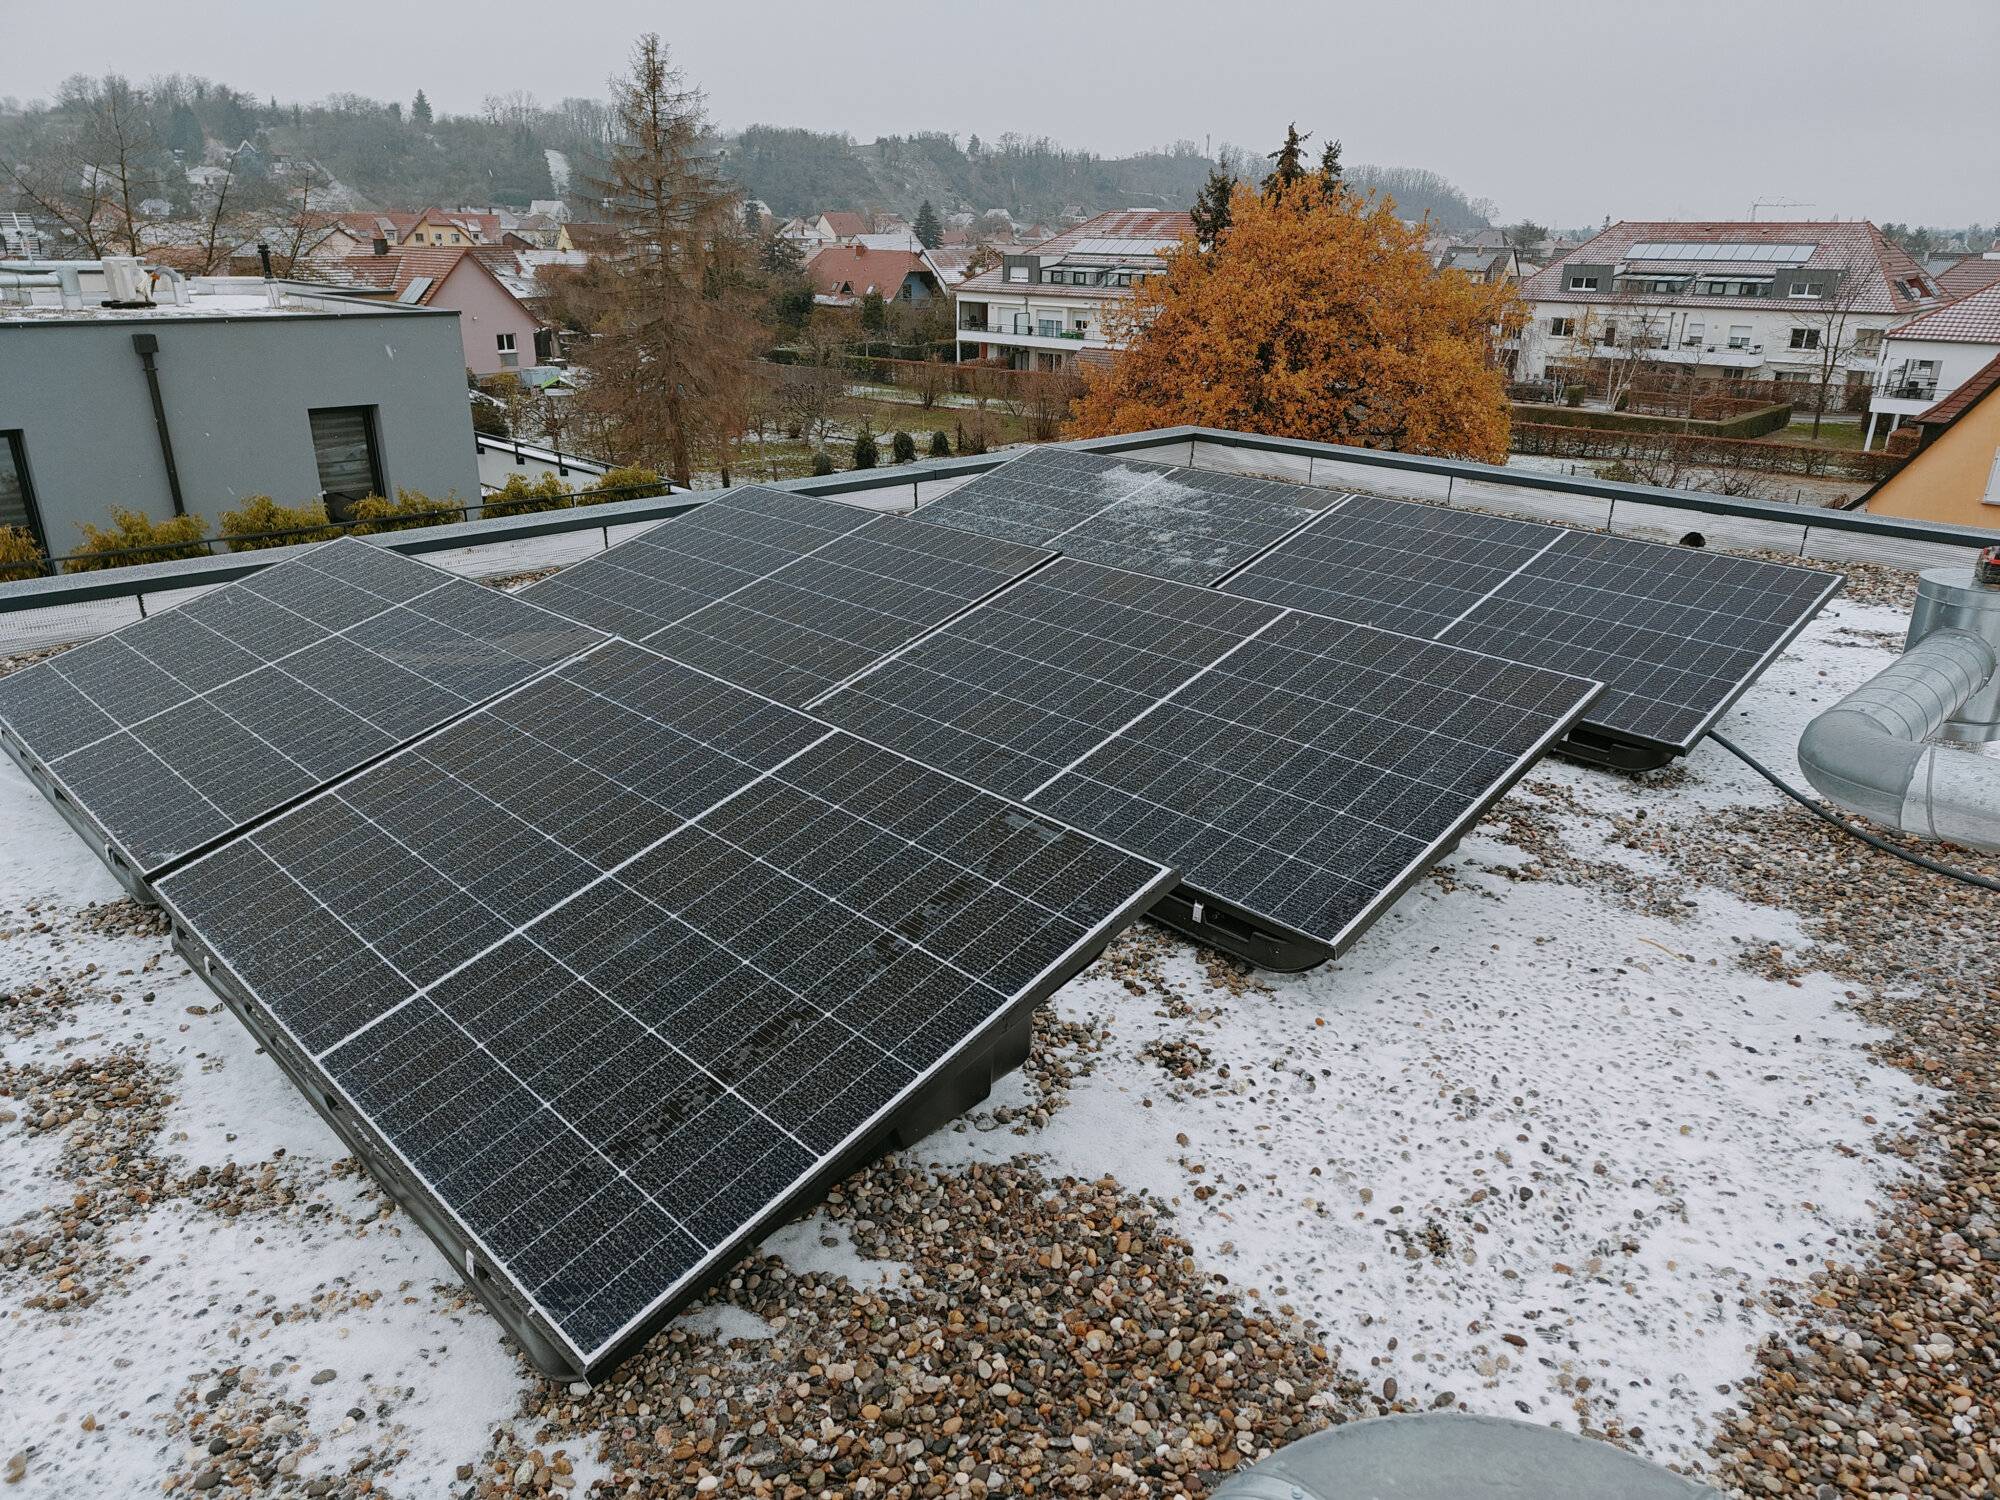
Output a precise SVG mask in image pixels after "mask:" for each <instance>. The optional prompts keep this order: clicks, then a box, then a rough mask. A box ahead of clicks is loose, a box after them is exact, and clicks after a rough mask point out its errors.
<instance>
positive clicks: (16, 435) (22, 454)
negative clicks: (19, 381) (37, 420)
mask: <svg viewBox="0 0 2000 1500" xmlns="http://www.w3.org/2000/svg"><path fill="white" fill-rule="evenodd" d="M0 447H4V448H5V450H6V454H7V457H8V459H9V460H10V461H11V462H12V464H13V466H14V476H15V477H16V478H17V479H19V480H20V481H21V511H22V519H23V520H25V521H26V522H27V524H28V535H30V536H32V537H33V538H34V539H35V545H36V546H38V547H40V548H41V549H42V553H43V555H44V556H53V555H54V554H53V553H51V552H50V551H49V533H48V528H47V527H46V526H45V525H44V524H43V522H42V507H41V502H40V501H39V500H37V499H36V498H35V476H34V473H33V471H32V470H30V469H29V467H28V435H27V432H26V431H25V430H24V429H22V428H19V427H9V428H5V429H0Z"/></svg>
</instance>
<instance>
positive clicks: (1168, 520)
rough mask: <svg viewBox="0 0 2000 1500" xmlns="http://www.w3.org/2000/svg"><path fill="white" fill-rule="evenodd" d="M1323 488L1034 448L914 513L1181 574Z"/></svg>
mask: <svg viewBox="0 0 2000 1500" xmlns="http://www.w3.org/2000/svg"><path fill="white" fill-rule="evenodd" d="M1326 500H1327V496H1326V495H1325V494H1324V492H1322V491H1318V490H1312V489H1308V488H1305V487H1303V486H1300V485H1296V484H1280V483H1278V482H1276V481H1274V480H1269V479H1251V478H1248V477H1246V476H1243V475H1238V474H1216V473H1212V472H1206V471H1203V470H1199V469H1179V468H1173V467H1170V466H1168V465H1165V464H1149V463H1141V462H1138V461H1136V460H1133V459H1125V458H1115V457H1111V456H1109V455H1105V454H1099V453H1089V452H1084V451H1081V450H1078V449H1074V448H1035V449H1030V450H1029V451H1028V452H1026V453H1024V454H1022V455H1021V456H1020V457H1019V458H1015V459H1011V460H1009V461H1008V462H1007V463H1005V464H1003V465H1001V466H1000V467H999V468H997V469H994V470H992V471H991V472H989V473H986V474H982V475H980V476H979V478H977V479H974V480H972V481H970V482H969V483H966V484H963V485H960V486H959V487H958V488H957V489H955V490H953V491H952V492H951V493H950V494H948V495H945V496H943V497H941V498H940V499H937V500H933V501H932V502H930V503H929V504H928V505H925V506H923V507H922V508H921V509H919V510H918V511H917V512H916V518H917V519H918V520H920V521H928V522H930V523H931V524H933V525H938V526H950V527H953V528H955V529H957V530H960V531H971V532H976V533H978V534H979V535H981V536H990V537H998V538H1001V539H1003V540H1005V541H1011V542H1019V543H1021V544H1023V545H1025V546H1030V547H1046V548H1048V549H1049V550H1051V551H1055V552H1060V553H1062V554H1063V555H1064V556H1065V557H1080V558H1083V559H1085V560H1087V561H1090V562H1098V563H1104V564H1106V565H1107V566H1110V567H1115V568H1127V569H1130V570H1131V571H1132V572H1135V573H1147V574H1151V575H1152V576H1154V577H1156V578H1172V579H1175V580H1177V581H1179V582H1181V583H1195V584H1207V583H1214V582H1215V581H1216V580H1217V579H1219V578H1222V577H1223V576H1224V575H1226V574H1228V573H1229V572H1231V571H1233V570H1234V569H1237V568H1240V567H1242V566H1243V565H1244V564H1245V563H1247V562H1249V561H1250V560H1251V559H1253V558H1255V557H1256V556H1258V555H1259V554H1260V553H1262V552H1263V551H1264V550H1265V549H1267V548H1269V547H1272V546H1275V545H1276V544H1277V543H1279V542H1281V541H1283V540H1284V539H1285V538H1286V537H1287V536H1290V535H1292V534H1293V533H1294V532H1296V531H1297V530H1298V529H1299V528H1300V527H1302V526H1304V525H1306V524H1307V523H1308V522H1309V521H1311V520H1312V518H1313V517H1314V516H1315V515H1317V514H1318V513H1319V509H1320V507H1321V506H1322V505H1324V504H1325V503H1326Z"/></svg>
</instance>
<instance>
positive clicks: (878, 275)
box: [806, 245, 930, 297]
mask: <svg viewBox="0 0 2000 1500" xmlns="http://www.w3.org/2000/svg"><path fill="white" fill-rule="evenodd" d="M806 275H807V276H809V277H810V278H812V284H813V291H814V292H816V293H817V294H819V295H820V296H823V297H840V296H854V297H861V296H865V295H866V294H867V293H868V292H869V291H870V290H871V289H872V290H874V291H877V292H880V293H881V294H882V295H883V296H884V297H894V296H895V295H896V293H897V292H898V291H900V290H901V289H902V285H903V279H904V278H905V277H907V276H912V275H915V276H929V275H930V267H929V266H927V265H925V264H924V258H923V256H921V255H919V254H918V253H917V252H916V251H914V250H870V249H869V248H868V247H867V246H866V245H827V246H824V247H823V248H821V249H820V250H819V251H818V252H817V253H816V254H815V255H814V256H813V257H812V259H810V260H808V261H807V262H806Z"/></svg>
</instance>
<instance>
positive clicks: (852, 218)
mask: <svg viewBox="0 0 2000 1500" xmlns="http://www.w3.org/2000/svg"><path fill="white" fill-rule="evenodd" d="M820 217H821V218H822V219H824V220H826V227H827V228H828V229H831V230H832V231H833V232H834V233H835V234H839V235H849V234H862V233H864V232H865V231H866V229H867V226H866V225H865V224H863V223H862V221H861V215H860V214H857V213H850V212H848V211H847V210H846V209H844V208H832V209H828V210H827V211H826V212H825V213H823V214H821V215H820Z"/></svg>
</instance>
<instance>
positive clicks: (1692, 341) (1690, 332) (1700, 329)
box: [1681, 323, 1708, 349]
mask: <svg viewBox="0 0 2000 1500" xmlns="http://www.w3.org/2000/svg"><path fill="white" fill-rule="evenodd" d="M1707 331H1708V325H1707V324H1706V323H1690V324H1688V325H1687V332H1686V333H1684V334H1682V335H1681V344H1682V345H1683V346H1684V347H1686V348H1689V349H1699V348H1700V347H1701V339H1702V335H1703V334H1704V333H1706V332H1707Z"/></svg>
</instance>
